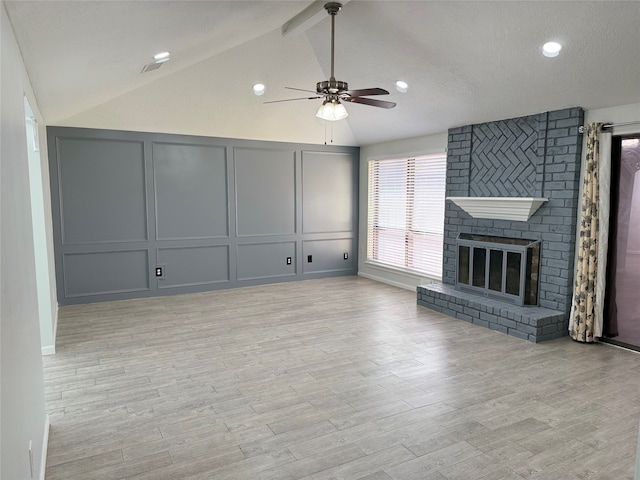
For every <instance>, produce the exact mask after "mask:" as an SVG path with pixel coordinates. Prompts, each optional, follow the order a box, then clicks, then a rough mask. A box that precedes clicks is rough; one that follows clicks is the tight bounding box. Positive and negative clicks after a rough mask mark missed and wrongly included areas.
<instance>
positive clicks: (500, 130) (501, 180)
mask: <svg viewBox="0 0 640 480" xmlns="http://www.w3.org/2000/svg"><path fill="white" fill-rule="evenodd" d="M537 140H538V121H537V117H536V116H528V117H522V118H518V119H513V120H504V121H500V122H491V123H483V124H480V125H474V126H473V137H472V154H471V158H472V161H471V178H470V183H469V190H470V196H472V197H527V196H528V197H533V196H535V195H536V188H535V181H536V169H537V166H538V165H537V163H538V150H537Z"/></svg>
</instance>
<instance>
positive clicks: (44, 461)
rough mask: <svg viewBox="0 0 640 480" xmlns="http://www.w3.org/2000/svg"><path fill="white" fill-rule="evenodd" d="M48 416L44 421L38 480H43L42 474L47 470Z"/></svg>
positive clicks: (49, 424)
mask: <svg viewBox="0 0 640 480" xmlns="http://www.w3.org/2000/svg"><path fill="white" fill-rule="evenodd" d="M50 426H51V423H50V422H49V415H47V416H46V418H45V421H44V435H43V437H42V458H41V459H40V480H44V474H45V472H46V469H47V450H48V449H49V427H50Z"/></svg>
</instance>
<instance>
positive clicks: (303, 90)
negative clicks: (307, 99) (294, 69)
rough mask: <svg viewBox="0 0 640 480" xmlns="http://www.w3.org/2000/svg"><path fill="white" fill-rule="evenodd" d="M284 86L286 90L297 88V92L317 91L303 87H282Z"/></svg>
mask: <svg viewBox="0 0 640 480" xmlns="http://www.w3.org/2000/svg"><path fill="white" fill-rule="evenodd" d="M284 88H286V89H288V90H297V91H299V92H309V93H318V92H316V91H315V90H306V89H304V88H295V87H284Z"/></svg>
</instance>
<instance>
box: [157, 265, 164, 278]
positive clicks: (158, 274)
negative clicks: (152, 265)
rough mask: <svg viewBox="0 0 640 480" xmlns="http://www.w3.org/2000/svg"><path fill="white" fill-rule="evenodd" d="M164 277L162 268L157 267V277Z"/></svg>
mask: <svg viewBox="0 0 640 480" xmlns="http://www.w3.org/2000/svg"><path fill="white" fill-rule="evenodd" d="M162 276H163V270H162V267H156V277H162Z"/></svg>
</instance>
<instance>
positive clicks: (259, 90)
mask: <svg viewBox="0 0 640 480" xmlns="http://www.w3.org/2000/svg"><path fill="white" fill-rule="evenodd" d="M252 88H253V93H254V94H255V95H258V96H260V95H262V94H264V89H265V88H266V87H265V86H264V84H262V83H256V84H255V85H254V86H253V87H252Z"/></svg>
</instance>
